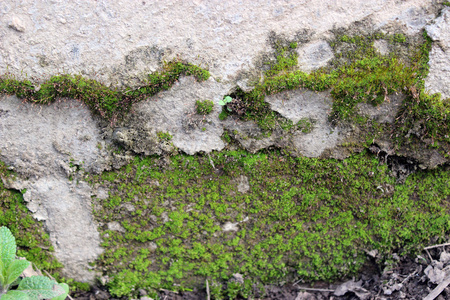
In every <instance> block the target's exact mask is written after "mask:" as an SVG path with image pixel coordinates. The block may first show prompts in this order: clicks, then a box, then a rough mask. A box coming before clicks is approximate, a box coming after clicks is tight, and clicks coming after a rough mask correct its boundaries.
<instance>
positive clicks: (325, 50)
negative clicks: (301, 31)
mask: <svg viewBox="0 0 450 300" xmlns="http://www.w3.org/2000/svg"><path fill="white" fill-rule="evenodd" d="M333 58H334V53H333V49H331V47H330V45H329V44H328V43H327V42H326V41H321V40H319V41H315V42H312V43H308V44H306V45H304V46H303V47H301V48H300V49H298V66H299V69H300V70H302V71H304V72H311V71H314V70H317V69H319V68H321V67H324V66H326V65H327V63H328V62H329V61H330V60H332V59H333Z"/></svg>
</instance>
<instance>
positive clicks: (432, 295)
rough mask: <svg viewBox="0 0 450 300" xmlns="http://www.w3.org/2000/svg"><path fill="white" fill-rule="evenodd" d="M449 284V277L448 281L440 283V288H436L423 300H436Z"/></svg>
mask: <svg viewBox="0 0 450 300" xmlns="http://www.w3.org/2000/svg"><path fill="white" fill-rule="evenodd" d="M449 284H450V277H447V279H445V280H444V281H442V282H441V283H439V284H438V286H437V287H435V288H434V290H432V291H431V293H429V294H428V296H426V297H425V298H423V300H434V299H436V298H437V297H438V296H439V295H440V294H441V293H442V291H443V290H444V289H445V288H446V287H447V286H448V285H449Z"/></svg>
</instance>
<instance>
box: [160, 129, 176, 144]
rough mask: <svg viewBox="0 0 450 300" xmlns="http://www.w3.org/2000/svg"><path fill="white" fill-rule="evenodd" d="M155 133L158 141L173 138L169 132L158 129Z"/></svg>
mask: <svg viewBox="0 0 450 300" xmlns="http://www.w3.org/2000/svg"><path fill="white" fill-rule="evenodd" d="M156 135H157V136H158V138H159V140H160V141H167V142H168V141H170V140H171V139H172V138H173V136H172V135H171V134H170V133H168V132H163V131H158V132H157V133H156Z"/></svg>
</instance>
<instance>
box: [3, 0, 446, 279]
mask: <svg viewBox="0 0 450 300" xmlns="http://www.w3.org/2000/svg"><path fill="white" fill-rule="evenodd" d="M440 8H441V6H440V5H437V4H436V3H435V1H433V0H408V1H397V0H374V1H364V0H357V1H355V0H343V1H338V2H336V1H334V0H325V1H323V0H312V1H305V0H302V1H283V0H276V1H265V2H255V1H238V0H230V1H219V0H212V1H200V0H198V1H183V0H178V1H174V0H164V1H163V0H159V1H151V2H150V1H142V2H139V3H136V4H134V5H130V4H129V2H126V1H124V2H120V1H96V2H93V1H57V0H56V1H51V2H43V1H31V0H24V1H20V2H19V1H15V0H6V1H1V2H0V40H1V43H0V74H4V73H5V72H7V71H8V72H10V73H12V74H14V75H16V76H18V77H19V78H23V77H26V76H28V77H31V79H32V80H33V81H36V82H42V81H43V80H45V79H47V78H49V77H50V76H52V75H55V74H58V73H79V74H83V75H84V76H87V77H89V78H93V79H97V80H100V81H102V82H104V83H106V84H111V85H113V86H123V85H130V86H134V85H138V84H139V82H140V81H141V80H142V79H143V78H145V76H146V74H148V73H150V72H153V71H155V70H157V69H158V68H159V67H160V66H161V64H162V61H164V60H170V59H173V58H177V57H180V58H182V59H185V60H187V61H189V62H192V63H195V64H198V65H200V66H202V67H205V68H208V69H209V70H210V71H211V73H212V78H211V79H210V80H208V81H206V82H203V83H198V82H196V81H195V80H194V79H193V78H191V77H183V78H181V79H180V80H179V82H178V83H177V84H175V86H174V87H173V88H172V89H171V90H169V91H166V92H163V93H160V94H159V95H157V96H154V97H152V98H150V99H147V100H146V101H143V102H141V103H139V104H136V105H135V106H134V107H133V113H132V114H130V115H129V117H128V119H126V120H125V121H124V122H123V123H121V124H118V125H119V126H118V127H117V128H114V129H110V130H106V131H105V132H104V134H102V132H101V130H100V129H99V128H98V125H97V124H96V123H95V122H94V120H93V119H92V118H91V115H90V113H89V111H88V110H87V109H86V108H85V107H84V106H83V105H81V104H80V103H78V102H75V101H62V102H58V103H56V104H53V105H51V106H33V105H30V104H23V103H21V102H20V101H19V100H18V99H17V98H15V97H3V98H1V99H0V160H2V161H4V162H5V163H6V164H8V165H9V166H11V167H13V168H14V169H15V170H16V171H17V172H18V174H19V176H20V178H18V180H17V181H15V182H10V183H9V185H10V187H12V188H16V189H24V188H26V189H27V192H26V193H25V195H24V198H25V200H26V201H27V205H28V208H29V209H30V211H31V212H32V213H33V214H34V216H35V217H36V218H37V219H40V220H43V221H44V222H45V226H46V228H47V230H48V231H49V232H50V238H51V241H52V242H53V245H54V246H55V249H56V256H57V258H58V259H59V260H60V261H61V262H62V263H63V264H64V265H65V268H64V272H65V275H67V276H69V277H73V278H75V279H77V280H81V281H92V280H93V278H94V275H95V274H94V273H92V272H88V271H87V269H88V262H90V261H92V260H94V259H95V258H96V257H97V256H98V255H99V254H100V253H101V251H102V250H101V248H100V247H99V244H100V238H99V235H98V233H97V227H96V224H94V223H93V219H92V216H91V214H90V209H91V205H90V194H91V193H92V191H91V190H90V188H89V187H88V186H87V185H85V184H83V183H80V184H78V185H77V184H76V183H75V182H71V181H70V180H69V176H70V175H71V174H73V173H74V172H75V171H76V170H77V169H79V168H84V169H86V170H87V171H89V172H100V171H102V170H104V169H105V168H109V166H110V165H113V166H115V167H118V166H120V165H121V162H116V163H114V159H113V156H114V155H113V154H111V153H109V152H107V151H106V150H105V149H107V148H108V146H110V145H109V144H108V143H109V142H108V138H112V139H113V140H114V142H116V143H119V144H121V145H122V146H124V147H125V148H126V149H128V150H132V151H133V152H134V153H138V154H145V155H149V154H165V153H170V152H172V151H175V149H176V148H178V149H180V150H181V151H183V152H185V153H188V154H194V153H197V152H200V151H204V152H210V151H212V150H221V149H223V148H224V147H225V146H226V145H225V142H224V141H222V139H221V138H220V137H221V135H222V134H223V132H224V130H227V131H228V132H229V133H230V134H231V135H232V136H233V137H234V138H235V139H236V140H237V141H238V143H240V145H241V146H242V147H243V148H245V149H247V150H248V151H250V152H256V151H258V150H260V149H263V148H267V147H271V146H275V147H280V148H285V149H288V150H289V151H291V153H293V154H296V155H305V156H309V157H319V156H323V155H324V154H326V153H328V154H327V155H329V156H332V157H337V158H344V157H345V156H347V155H349V154H350V152H349V150H348V151H347V152H345V151H346V150H345V149H341V148H339V147H340V143H341V142H342V141H343V140H346V139H348V138H349V137H350V138H351V137H352V135H353V136H355V135H357V134H358V132H357V131H356V130H355V129H352V128H350V129H348V128H340V127H338V128H336V127H334V126H332V125H331V124H330V123H329V122H328V121H327V117H328V113H329V111H330V107H331V102H330V98H329V95H328V94H327V93H321V94H314V93H311V92H305V91H301V90H299V91H292V92H289V93H284V94H280V95H274V96H271V97H268V98H267V102H268V103H270V104H271V106H272V109H274V110H276V111H277V112H279V113H280V114H281V115H283V116H284V117H286V118H288V119H290V120H292V121H293V122H295V123H296V122H298V121H299V120H301V119H307V120H309V121H313V122H312V125H313V126H312V130H311V132H303V131H302V130H297V131H294V132H293V133H292V132H291V133H290V135H286V134H285V133H283V132H282V131H281V130H275V131H274V132H273V133H271V134H270V135H266V134H265V133H264V132H262V131H261V129H260V128H258V126H257V125H256V124H255V123H254V122H242V121H238V120H235V119H233V118H231V117H230V118H228V119H227V120H225V121H220V120H219V119H218V114H219V111H220V109H221V107H220V106H218V105H217V103H218V101H219V100H220V99H222V98H223V96H224V95H226V94H228V93H230V92H232V91H233V88H235V86H236V85H239V86H240V87H243V88H244V89H245V90H247V91H249V90H250V89H251V88H252V87H251V82H252V81H253V80H254V76H255V74H256V76H257V78H259V77H258V76H259V75H260V74H261V73H262V70H260V69H258V68H259V67H260V66H261V65H260V63H261V61H262V60H263V58H264V57H265V55H267V53H269V54H270V53H272V52H273V48H272V46H273V45H271V44H270V41H269V40H268V39H269V37H270V36H271V33H272V32H273V33H275V34H276V35H277V36H281V37H284V38H285V39H287V40H290V41H295V42H298V49H297V51H298V53H299V65H298V67H299V68H300V69H301V70H304V71H308V72H309V71H312V70H314V69H317V68H319V67H322V66H326V64H327V63H328V62H329V60H330V59H331V58H332V57H333V56H334V55H335V54H334V53H333V52H332V51H331V48H330V46H329V44H328V41H329V40H330V39H332V38H333V30H334V29H337V28H347V27H349V26H350V25H352V26H353V27H355V26H361V32H363V33H364V32H367V33H370V32H371V31H372V30H378V29H381V30H382V31H387V32H390V30H391V29H392V28H394V29H395V30H401V31H402V32H404V33H405V34H408V35H413V34H420V31H421V30H422V29H423V28H424V27H425V26H426V25H429V24H431V23H432V21H433V19H435V18H437V17H438V13H439V9H440ZM449 14H450V13H449V9H448V8H447V9H445V10H444V11H443V14H442V16H440V17H439V18H437V19H436V21H435V23H434V24H432V25H430V26H428V27H427V31H428V33H429V34H430V36H431V37H432V38H433V40H434V43H433V49H432V53H431V57H430V76H429V78H428V79H427V88H428V89H430V90H431V91H433V92H435V91H439V92H441V93H442V94H443V95H444V97H449V96H448V95H450V92H449V90H448V88H449V86H450V84H449V82H448V80H449V78H450V75H449V74H450V71H449V69H448V66H449V65H450V63H449V60H450V59H449V53H450V52H449V51H450V50H449V48H450V47H449V43H450V42H449V37H448V32H449V30H448V22H449V21H448V19H449ZM356 22H357V23H356ZM272 42H273V41H272ZM375 46H376V48H377V49H378V51H380V52H381V53H386V54H387V53H388V52H389V51H391V49H389V47H390V46H389V45H388V44H387V43H386V42H383V41H379V42H377V44H376V45H375ZM269 56H270V55H269ZM288 95H290V96H289V97H288V98H289V99H285V98H286V97H287V96H288ZM205 99H210V100H212V101H213V102H214V103H215V107H214V110H213V112H212V113H211V114H210V115H208V116H205V117H203V116H199V115H196V114H195V113H194V110H195V101H196V100H205ZM392 100H393V101H392V102H391V103H390V104H389V103H388V104H387V105H388V106H381V107H377V108H373V107H365V106H364V105H361V106H360V107H359V108H360V110H361V112H364V113H367V114H368V115H369V116H370V117H371V118H373V119H375V120H377V121H379V122H388V123H391V122H392V120H393V115H395V112H396V109H397V106H396V104H397V103H398V101H401V99H400V100H399V99H398V98H394V99H392ZM397 100H398V101H397ZM389 105H390V106H389ZM158 132H167V133H170V134H171V135H173V139H172V140H170V141H165V140H162V139H161V138H160V137H158ZM104 138H105V139H104ZM378 144H379V145H380V149H382V150H383V151H386V152H387V151H390V149H391V145H389V144H388V143H384V141H378ZM383 145H384V146H383ZM438 154H439V153H437V152H433V153H429V155H428V156H426V155H425V156H423V157H419V158H418V160H419V161H423V162H424V163H425V164H424V167H428V166H430V167H434V166H436V165H438V164H441V163H443V160H442V157H440V156H438ZM127 155H128V154H126V155H122V156H120V157H119V160H120V159H122V162H125V161H126V160H127V159H130V158H131V156H130V155H128V156H127ZM405 155H410V154H408V153H405ZM116 158H117V157H116ZM427 161H429V165H426V162H427ZM444 161H445V160H444ZM241 181H242V182H241V184H240V185H239V186H238V191H240V192H244V191H246V190H248V188H249V187H248V183H246V182H245V180H241ZM97 193H100V192H99V191H97ZM101 194H102V195H103V196H105V194H107V191H105V190H103V191H102V193H101ZM105 197H106V196H105ZM117 225H118V224H113V223H111V224H108V225H107V226H109V227H111V228H112V229H113V230H122V229H121V227H119V226H120V224H119V226H117Z"/></svg>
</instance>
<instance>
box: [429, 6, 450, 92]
mask: <svg viewBox="0 0 450 300" xmlns="http://www.w3.org/2000/svg"><path fill="white" fill-rule="evenodd" d="M426 30H427V33H428V35H429V36H430V37H431V39H432V40H433V45H432V49H431V53H430V62H429V64H430V73H429V74H428V77H427V79H426V81H425V87H426V89H428V90H429V91H430V92H432V93H441V95H442V97H443V98H450V7H447V8H445V9H444V10H443V11H442V15H441V16H440V17H439V18H437V19H436V20H435V22H434V23H433V24H432V25H429V26H427V27H426Z"/></svg>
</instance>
